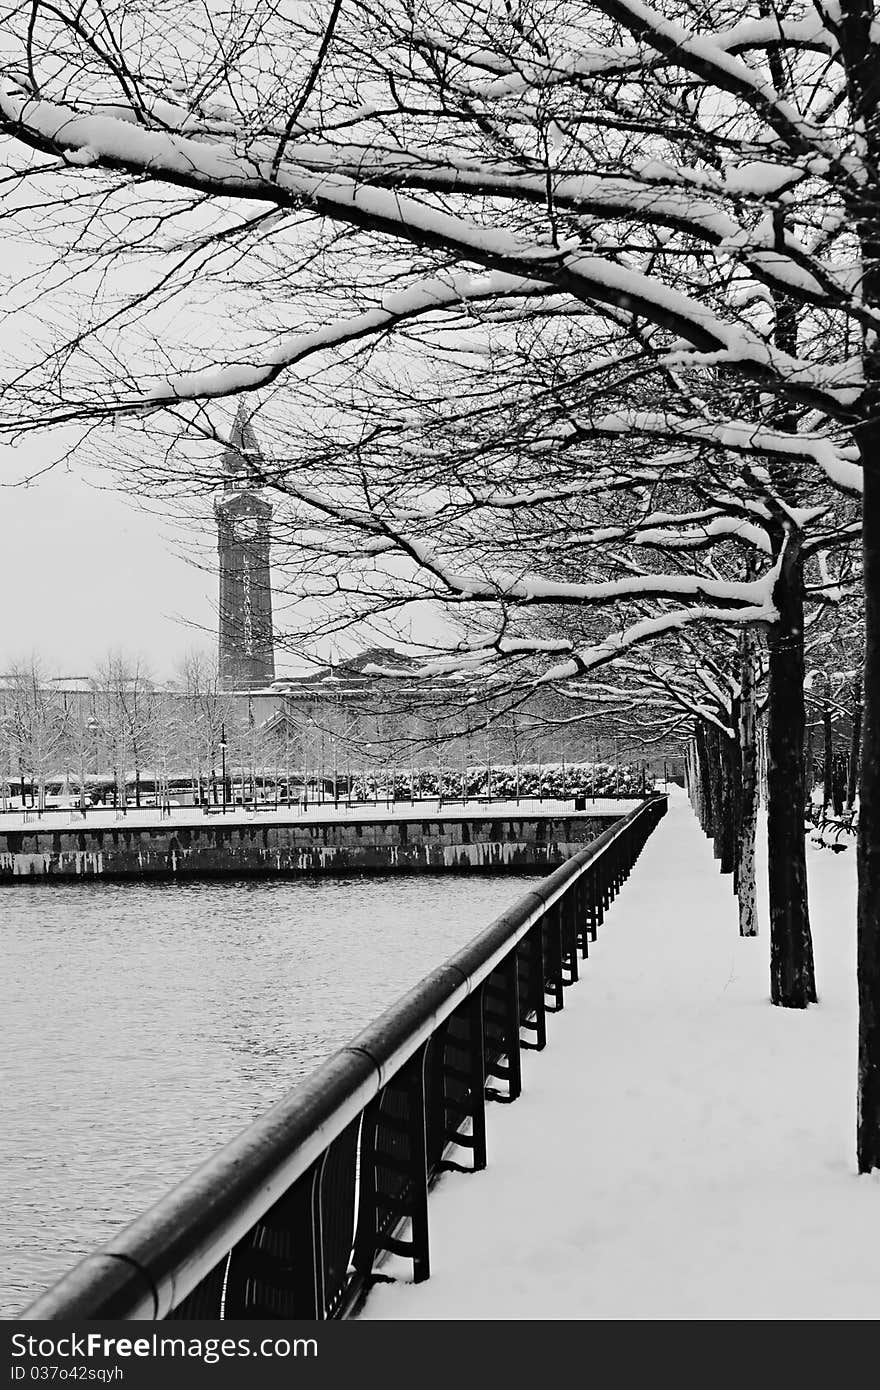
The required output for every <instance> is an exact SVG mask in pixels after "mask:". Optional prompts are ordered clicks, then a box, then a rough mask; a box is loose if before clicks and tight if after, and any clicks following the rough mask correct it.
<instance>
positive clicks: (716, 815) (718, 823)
mask: <svg viewBox="0 0 880 1390" xmlns="http://www.w3.org/2000/svg"><path fill="white" fill-rule="evenodd" d="M705 730H706V761H707V764H708V769H709V788H708V791H709V801H710V804H711V808H712V811H711V821H712V829H711V831H710V834H711V836H712V853H713V854H714V856H715V858H716V859H720V858H721V841H722V838H723V835H724V807H723V804H722V799H721V749H720V747H719V743H720V735H719V733H718V729H717V727H716V725H715V724H712V723H711V722H710V721H709V720H706V722H705Z"/></svg>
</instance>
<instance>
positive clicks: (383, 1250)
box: [22, 796, 666, 1320]
mask: <svg viewBox="0 0 880 1390" xmlns="http://www.w3.org/2000/svg"><path fill="white" fill-rule="evenodd" d="M665 812H666V797H665V796H652V797H650V798H648V799H647V800H646V801H644V802H643V803H642V804H641V805H640V806H639V807H637V808H636V809H635V810H634V811H632V812H630V814H629V815H628V816H626V817H624V818H622V819H621V820H619V821H617V822H615V824H614V825H613V826H610V827H609V829H608V830H606V831H604V832H603V834H602V835H600V836H599V837H598V838H597V839H596V840H594V841H593V842H592V843H591V844H590V845H588V846H586V847H585V848H584V849H583V850H581V851H580V852H579V853H578V854H576V855H574V857H573V858H571V859H569V860H568V861H567V862H566V863H565V864H563V865H562V866H561V867H560V868H559V869H557V870H556V871H555V873H552V874H550V875H549V877H547V878H545V879H543V880H542V881H541V883H540V884H539V885H538V886H537V888H535V889H534V890H533V891H532V892H531V893H529V894H527V895H526V896H525V897H523V898H521V899H520V900H519V902H518V903H516V905H515V906H514V907H512V908H510V909H509V911H507V912H506V913H504V914H503V915H502V916H500V917H498V918H496V920H495V921H494V922H492V923H491V925H490V926H488V927H486V928H485V930H484V931H482V932H481V933H480V934H479V935H478V936H477V937H475V938H474V940H473V941H471V942H470V944H469V945H468V946H466V947H465V948H464V949H463V950H461V951H459V952H458V953H457V954H456V955H454V956H452V957H451V958H450V959H449V960H448V961H446V963H445V964H444V965H442V966H440V967H439V968H438V969H437V970H434V971H432V972H431V974H430V975H428V976H426V977H425V979H423V980H422V981H421V983H420V984H418V985H417V986H416V987H415V989H413V990H411V991H410V992H409V993H408V994H406V995H404V996H403V998H402V999H400V1000H399V1001H398V1002H397V1003H396V1004H395V1005H393V1006H392V1007H391V1008H390V1009H388V1010H387V1011H386V1012H385V1013H384V1014H382V1015H381V1017H380V1018H378V1019H377V1020H376V1022H375V1023H373V1024H371V1025H370V1027H368V1028H367V1029H365V1031H364V1032H362V1033H360V1034H359V1035H358V1036H357V1037H356V1038H354V1039H353V1041H352V1042H350V1043H349V1044H348V1045H347V1046H346V1047H343V1048H342V1049H341V1050H340V1051H339V1052H337V1053H335V1054H334V1055H333V1056H332V1057H330V1058H328V1060H327V1061H326V1062H324V1063H323V1064H322V1065H321V1066H319V1067H318V1068H317V1069H316V1070H315V1071H314V1072H313V1073H312V1074H311V1075H310V1076H309V1077H308V1078H307V1079H306V1080H305V1081H304V1082H302V1083H300V1084H299V1085H298V1086H296V1087H295V1088H294V1089H293V1090H291V1091H290V1092H289V1093H288V1094H287V1095H286V1096H285V1097H284V1098H283V1099H282V1100H280V1101H279V1102H278V1103H277V1104H276V1105H275V1106H273V1108H272V1109H271V1110H269V1111H268V1112H267V1113H266V1114H264V1115H263V1116H261V1117H260V1118H259V1119H258V1120H256V1121H255V1122H254V1123H253V1124H252V1125H250V1126H249V1127H248V1128H247V1129H246V1130H244V1131H243V1133H241V1134H240V1135H239V1136H238V1137H237V1138H235V1139H233V1140H232V1141H231V1142H230V1143H228V1144H227V1145H225V1147H224V1148H222V1149H221V1150H220V1151H219V1152H218V1153H217V1154H215V1155H214V1156H213V1157H212V1158H210V1159H208V1161H207V1162H206V1163H204V1164H203V1165H202V1166H201V1167H200V1168H199V1169H198V1170H197V1171H196V1172H195V1173H193V1174H192V1175H191V1176H190V1177H189V1178H187V1179H186V1180H185V1181H184V1182H182V1183H181V1184H180V1185H179V1186H178V1187H176V1188H175V1189H174V1190H173V1191H172V1192H170V1193H169V1194H168V1195H167V1196H166V1197H164V1198H163V1199H162V1200H160V1201H159V1202H158V1203H156V1205H155V1206H153V1207H152V1208H150V1210H149V1211H147V1212H145V1213H144V1214H143V1215H142V1216H140V1217H138V1218H137V1219H136V1220H135V1221H134V1222H132V1223H131V1224H130V1225H129V1226H127V1227H126V1228H125V1229H124V1230H123V1231H122V1232H121V1233H120V1234H119V1235H118V1236H117V1237H116V1238H115V1239H114V1240H113V1241H111V1243H110V1244H109V1245H107V1246H106V1247H105V1248H104V1249H103V1250H101V1251H99V1252H97V1253H95V1254H92V1255H88V1256H87V1257H86V1258H85V1259H83V1260H82V1261H81V1262H80V1263H79V1264H78V1265H77V1266H76V1267H75V1268H74V1269H73V1270H71V1272H70V1273H69V1274H67V1275H66V1276H65V1277H64V1278H63V1279H61V1280H60V1281H59V1282H58V1283H57V1284H56V1285H54V1287H53V1288H51V1289H49V1290H48V1291H47V1292H46V1293H44V1294H43V1295H42V1296H41V1297H40V1298H38V1299H37V1300H36V1302H35V1303H33V1304H31V1306H30V1307H29V1308H28V1309H27V1310H26V1311H25V1312H24V1313H23V1315H22V1316H23V1317H24V1318H26V1319H30V1320H38V1319H39V1320H41V1319H67V1320H71V1319H82V1318H111V1319H127V1318H179V1319H198V1318H211V1319H216V1318H224V1319H232V1318H239V1319H241V1318H251V1319H254V1318H304V1319H314V1320H317V1319H325V1318H335V1317H344V1316H346V1315H347V1314H348V1313H350V1312H351V1311H352V1309H353V1308H355V1307H356V1306H357V1304H358V1302H359V1301H360V1299H361V1298H362V1297H363V1295H364V1294H365V1292H366V1291H367V1290H368V1289H369V1287H370V1286H371V1284H372V1283H373V1282H375V1279H376V1278H377V1277H381V1275H378V1276H377V1263H380V1262H381V1261H382V1260H383V1259H384V1258H385V1256H386V1255H387V1254H388V1253H389V1252H391V1253H393V1254H396V1255H400V1256H404V1257H405V1258H406V1259H407V1260H409V1261H410V1262H411V1264H412V1271H413V1279H414V1281H415V1282H420V1281H421V1280H424V1279H427V1278H428V1275H429V1273H430V1249H429V1236H428V1190H429V1187H430V1186H431V1184H432V1182H433V1181H434V1180H435V1179H436V1178H437V1177H438V1176H439V1174H441V1173H442V1172H444V1171H447V1170H450V1169H453V1170H458V1171H468V1172H472V1171H477V1170H479V1169H482V1168H484V1167H485V1166H486V1102H487V1101H500V1102H504V1103H510V1102H511V1101H514V1100H516V1099H517V1097H518V1096H519V1094H520V1091H521V1087H522V1074H521V1050H522V1049H523V1048H534V1049H537V1050H540V1049H542V1048H543V1047H544V1046H545V1043H546V1037H547V1015H548V1014H552V1013H555V1012H558V1011H559V1010H560V1009H562V1007H563V1003H564V993H565V989H566V987H567V986H569V985H571V984H573V983H574V982H575V981H576V980H577V978H578V963H579V959H582V958H583V957H585V956H587V955H588V953H589V946H590V942H592V941H595V940H596V935H597V932H598V929H599V927H600V926H601V924H602V922H603V919H604V914H605V912H606V910H607V909H608V907H609V905H610V903H611V901H612V899H613V898H614V896H615V895H616V893H617V891H618V889H619V888H620V886H621V884H622V883H623V882H624V880H625V879H626V878H627V876H628V875H629V872H630V870H631V868H632V866H633V864H634V863H635V861H636V859H637V857H638V855H639V853H640V851H641V849H642V847H643V846H644V844H645V841H646V840H647V838H648V836H649V835H650V833H651V831H652V830H653V829H654V827H655V826H656V825H657V823H658V821H659V820H660V818H661V817H662V816H663V815H664V814H665ZM456 1149H457V1150H458V1151H459V1154H460V1155H463V1154H465V1153H469V1155H470V1161H469V1163H467V1164H463V1163H462V1162H460V1160H459V1159H457V1158H454V1157H453V1156H452V1155H453V1153H454V1152H455V1150H456Z"/></svg>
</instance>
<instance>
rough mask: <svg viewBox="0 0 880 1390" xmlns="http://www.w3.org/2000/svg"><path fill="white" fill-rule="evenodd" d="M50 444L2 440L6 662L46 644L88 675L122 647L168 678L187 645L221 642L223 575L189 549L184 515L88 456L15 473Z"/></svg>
mask: <svg viewBox="0 0 880 1390" xmlns="http://www.w3.org/2000/svg"><path fill="white" fill-rule="evenodd" d="M41 447H42V448H43V449H45V448H46V447H47V446H46V444H45V443H43V444H42V445H41V444H40V443H38V442H36V441H29V442H28V443H27V444H26V445H25V446H21V447H20V448H17V449H14V450H13V449H9V448H4V449H0V477H2V479H3V485H2V486H0V527H2V529H0V535H2V537H3V540H2V548H0V583H2V593H3V594H4V596H5V599H6V602H5V604H4V613H3V622H2V627H0V669H2V668H3V666H4V665H5V664H6V663H8V662H10V661H15V660H16V659H18V658H21V657H29V656H30V654H31V652H38V653H39V654H40V655H41V656H42V657H43V659H44V661H45V664H46V665H47V667H48V668H50V670H51V671H52V673H54V674H65V675H87V674H88V673H89V672H90V671H91V670H92V669H93V668H94V666H95V665H96V664H98V663H100V661H101V659H102V657H104V656H106V655H107V653H108V651H110V650H111V649H114V650H118V649H121V650H122V651H124V652H127V653H130V654H131V655H132V656H135V655H140V656H143V657H144V658H145V660H146V662H147V664H148V666H149V667H150V669H151V670H152V672H153V674H154V675H155V676H156V677H158V678H163V677H168V676H170V675H171V674H172V672H173V669H174V666H175V663H176V661H177V660H178V659H179V658H180V656H182V654H183V653H184V652H185V651H186V649H187V648H188V647H191V646H198V647H211V646H213V644H214V642H215V640H216V639H215V637H214V633H215V631H216V603H217V580H216V575H215V574H209V573H206V572H205V571H203V570H202V569H200V568H199V567H198V566H197V565H196V564H195V563H194V562H193V561H192V559H187V558H186V556H185V554H184V553H183V552H184V550H185V548H186V545H187V541H188V539H189V538H188V537H187V536H186V533H185V532H184V530H183V527H182V526H181V524H180V523H179V522H176V521H172V520H169V519H167V518H165V517H163V516H162V515H161V513H160V512H159V510H158V507H157V509H156V510H155V511H147V510H144V509H142V508H140V507H139V506H137V505H136V504H135V502H134V501H133V499H131V498H129V497H127V496H124V495H123V494H121V493H120V492H117V491H114V490H110V489H108V488H106V487H103V486H101V485H100V484H101V481H102V480H101V477H100V474H98V473H97V472H95V471H92V472H89V471H87V470H85V469H84V468H81V467H77V468H75V469H70V470H67V469H65V468H63V467H62V466H58V467H56V468H54V469H52V470H51V471H50V472H48V473H45V474H44V475H43V476H42V477H41V478H39V479H38V480H37V481H36V482H34V483H32V484H31V485H29V486H28V487H14V486H8V485H6V484H7V482H8V480H9V479H10V478H11V477H16V476H20V475H21V473H22V472H23V471H24V469H25V468H30V467H31V466H32V463H33V462H34V461H36V460H38V458H39V451H40V449H41ZM208 554H209V552H208Z"/></svg>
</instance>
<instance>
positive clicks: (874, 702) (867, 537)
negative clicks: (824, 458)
mask: <svg viewBox="0 0 880 1390" xmlns="http://www.w3.org/2000/svg"><path fill="white" fill-rule="evenodd" d="M860 442H861V447H862V461H863V468H864V475H865V481H864V487H865V492H864V502H863V523H862V525H863V556H864V567H865V571H864V572H865V672H864V696H865V703H864V716H863V726H862V765H861V780H860V786H859V838H858V865H859V908H858V948H857V958H858V964H857V973H858V989H859V1064H858V1065H859V1071H858V1121H857V1136H856V1148H857V1155H858V1166H859V1172H860V1173H870V1172H871V1171H872V1170H873V1169H875V1168H878V1169H880V428H878V427H877V426H873V427H871V428H866V429H865V432H864V434H863V436H862V439H861V441H860Z"/></svg>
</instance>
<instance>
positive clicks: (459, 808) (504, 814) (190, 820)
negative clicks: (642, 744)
mask: <svg viewBox="0 0 880 1390" xmlns="http://www.w3.org/2000/svg"><path fill="white" fill-rule="evenodd" d="M637 805H638V801H637V800H636V799H635V798H630V799H629V800H628V801H624V800H621V801H618V800H616V799H615V798H612V797H597V798H596V799H595V800H594V801H590V800H588V801H587V803H586V809H585V810H583V811H575V809H574V801H573V800H572V799H571V798H569V799H568V800H567V801H551V800H548V799H547V798H546V797H544V798H543V799H542V800H539V799H538V798H537V797H521V798H520V800H519V801H495V800H493V801H489V800H482V801H481V800H480V799H479V798H477V797H470V798H469V799H468V800H467V801H443V802H442V803H441V802H439V801H436V800H435V801H428V800H426V801H417V802H415V804H411V803H410V802H409V801H392V802H390V803H388V802H385V801H378V802H372V801H366V802H364V801H361V802H355V803H353V804H352V805H350V806H349V805H347V804H345V803H344V802H340V804H339V805H338V806H336V805H334V804H333V802H332V801H329V802H327V801H325V802H310V803H309V805H308V806H306V807H300V806H279V807H278V808H277V810H276V808H275V807H274V806H272V805H266V806H265V807H260V809H259V810H257V811H254V810H249V809H247V808H244V807H241V806H235V807H233V806H229V807H227V809H226V811H225V812H223V811H221V810H220V808H219V807H216V808H215V807H211V808H210V810H208V811H205V810H203V809H202V808H201V807H199V806H174V807H172V808H171V811H170V812H169V814H167V815H162V814H161V813H160V812H159V811H157V810H156V809H155V808H152V809H150V808H144V809H141V810H140V811H139V810H137V809H136V808H135V807H133V806H129V808H128V810H127V811H124V812H123V811H115V810H114V809H113V808H112V806H110V807H106V808H104V807H92V808H90V809H89V810H88V811H87V812H86V815H85V817H83V815H82V813H81V812H79V811H67V810H64V811H60V810H59V811H49V812H47V813H45V814H44V815H42V816H41V815H39V814H38V813H37V812H34V811H27V812H22V811H20V810H19V811H13V810H9V811H5V812H0V832H3V831H15V830H24V831H27V832H28V833H29V834H34V833H35V832H36V831H38V830H70V829H73V830H85V829H89V830H120V829H138V828H140V829H146V828H148V827H150V826H153V827H158V828H160V829H161V828H164V827H166V826H169V825H179V826H187V825H188V826H201V825H221V826H222V825H226V826H230V825H290V824H296V825H302V824H305V825H309V824H311V825H325V824H333V823H335V822H337V821H361V822H363V821H381V822H385V821H400V820H405V821H420V820H445V821H451V820H473V819H474V817H475V816H476V817H481V818H484V819H485V818H486V817H487V816H491V817H495V818H500V819H513V820H516V819H517V818H520V817H523V816H525V817H526V818H527V819H528V820H532V819H535V818H536V817H542V816H547V817H556V816H591V815H601V816H625V815H628V814H629V812H630V811H632V810H633V809H634V808H635V807H636V806H637Z"/></svg>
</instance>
